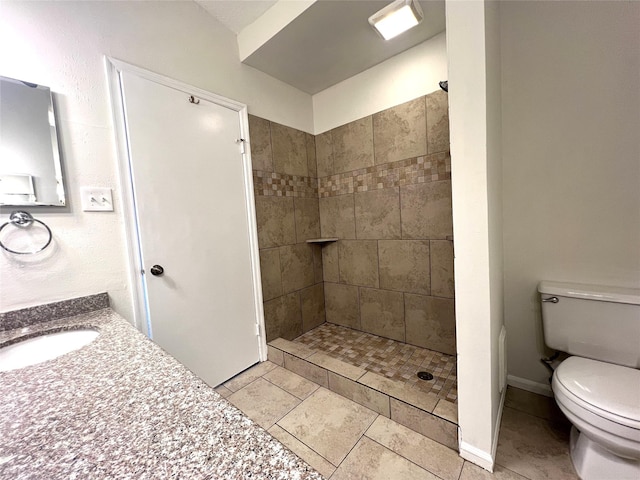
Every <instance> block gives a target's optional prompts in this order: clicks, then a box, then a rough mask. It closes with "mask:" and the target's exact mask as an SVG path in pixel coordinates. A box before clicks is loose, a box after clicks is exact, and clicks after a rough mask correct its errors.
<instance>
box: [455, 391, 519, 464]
mask: <svg viewBox="0 0 640 480" xmlns="http://www.w3.org/2000/svg"><path fill="white" fill-rule="evenodd" d="M506 397H507V389H506V388H505V389H503V390H502V394H501V395H500V406H499V407H498V418H497V420H496V428H495V430H494V431H493V444H492V445H491V453H487V452H485V451H484V450H480V449H479V448H477V447H474V446H473V445H469V444H468V443H466V442H463V441H462V439H460V438H459V439H458V443H459V445H460V456H461V457H462V458H464V459H465V460H468V461H470V462H471V463H474V464H476V465H478V466H479V467H482V468H484V469H485V470H488V471H489V472H491V473H493V467H494V466H495V462H496V452H497V451H498V438H499V434H500V424H501V423H502V411H503V410H504V401H505V399H506ZM459 435H460V429H458V436H459Z"/></svg>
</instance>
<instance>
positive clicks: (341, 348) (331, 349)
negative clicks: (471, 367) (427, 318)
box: [294, 323, 458, 403]
mask: <svg viewBox="0 0 640 480" xmlns="http://www.w3.org/2000/svg"><path fill="white" fill-rule="evenodd" d="M294 342H297V343H302V344H305V345H307V346H308V347H311V348H313V349H315V350H318V351H321V352H324V353H326V354H327V355H330V356H332V357H334V358H337V359H339V360H342V361H343V362H346V363H350V364H351V365H355V366H356V367H361V368H364V369H365V370H368V371H370V372H375V373H378V374H380V375H384V376H386V377H387V378H391V379H393V380H397V381H401V382H404V383H406V384H409V386H411V387H415V388H418V389H420V390H422V391H424V392H433V393H434V394H436V395H437V396H438V397H439V398H444V399H445V400H448V401H449V402H452V403H457V398H458V390H457V383H456V380H457V378H456V357H455V356H453V355H446V354H444V353H440V352H434V351H433V350H428V349H426V348H420V347H415V346H413V345H408V344H406V343H402V342H397V341H395V340H390V339H388V338H383V337H378V336H377V335H372V334H370V333H365V332H359V331H357V330H353V329H351V328H347V327H342V326H340V325H335V324H332V323H323V324H322V325H320V326H319V327H317V328H315V329H313V330H311V331H309V332H307V333H305V334H304V335H302V336H300V337H298V338H296V339H295V340H294ZM419 371H427V372H429V373H431V374H432V375H433V380H431V381H425V380H420V379H419V378H418V377H417V375H416V374H417V373H418V372H419Z"/></svg>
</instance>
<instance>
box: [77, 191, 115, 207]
mask: <svg viewBox="0 0 640 480" xmlns="http://www.w3.org/2000/svg"><path fill="white" fill-rule="evenodd" d="M80 198H81V200H82V210H84V211H85V212H113V196H112V195H111V189H110V188H101V187H80Z"/></svg>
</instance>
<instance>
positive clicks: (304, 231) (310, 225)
mask: <svg viewBox="0 0 640 480" xmlns="http://www.w3.org/2000/svg"><path fill="white" fill-rule="evenodd" d="M293 205H294V210H295V219H296V238H297V241H298V243H301V242H305V241H306V240H309V239H310V238H318V237H320V210H319V208H318V199H317V198H302V197H297V198H294V199H293Z"/></svg>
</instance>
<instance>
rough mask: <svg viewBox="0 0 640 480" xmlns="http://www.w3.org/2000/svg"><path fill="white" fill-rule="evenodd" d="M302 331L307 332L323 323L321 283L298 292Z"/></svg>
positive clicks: (322, 290) (322, 289) (322, 288)
mask: <svg viewBox="0 0 640 480" xmlns="http://www.w3.org/2000/svg"><path fill="white" fill-rule="evenodd" d="M300 301H301V303H302V331H303V332H308V331H309V330H312V329H314V328H316V327H317V326H318V325H321V324H323V323H324V321H325V311H324V287H323V285H322V283H318V284H317V285H313V286H312V287H309V288H305V289H304V290H301V291H300Z"/></svg>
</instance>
